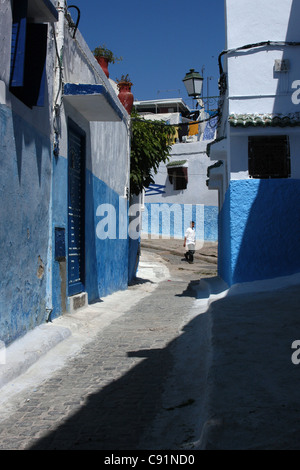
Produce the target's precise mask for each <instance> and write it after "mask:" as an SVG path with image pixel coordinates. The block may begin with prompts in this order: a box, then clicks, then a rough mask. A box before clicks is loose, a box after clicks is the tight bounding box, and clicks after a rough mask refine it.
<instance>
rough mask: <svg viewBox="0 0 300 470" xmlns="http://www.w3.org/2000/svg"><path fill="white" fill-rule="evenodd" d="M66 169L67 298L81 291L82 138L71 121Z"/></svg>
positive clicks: (82, 223)
mask: <svg viewBox="0 0 300 470" xmlns="http://www.w3.org/2000/svg"><path fill="white" fill-rule="evenodd" d="M68 168H69V170H68V173H69V178H68V179H69V188H68V192H69V195H68V196H69V201H68V293H69V296H71V295H75V294H79V293H80V292H83V291H84V290H85V288H84V277H85V266H84V264H85V262H84V243H85V242H84V219H85V217H84V207H85V198H84V194H85V184H84V177H85V134H84V132H83V131H81V129H80V128H78V127H77V126H76V125H75V124H74V123H72V121H69V129H68Z"/></svg>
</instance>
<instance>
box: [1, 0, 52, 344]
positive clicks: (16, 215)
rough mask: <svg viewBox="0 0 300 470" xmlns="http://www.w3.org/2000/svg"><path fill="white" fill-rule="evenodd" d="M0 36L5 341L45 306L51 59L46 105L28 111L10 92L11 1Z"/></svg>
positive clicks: (41, 315) (40, 317)
mask: <svg viewBox="0 0 300 470" xmlns="http://www.w3.org/2000/svg"><path fill="white" fill-rule="evenodd" d="M0 34H1V52H2V53H1V57H0V200H1V204H0V219H1V224H0V340H1V341H4V342H5V343H6V344H8V343H10V342H12V341H13V340H14V339H15V338H17V337H19V336H21V335H23V334H24V333H25V332H26V331H27V330H29V329H31V328H33V327H34V326H36V325H37V324H40V323H43V322H45V321H46V320H47V316H48V310H47V308H48V307H49V304H50V302H49V285H48V280H49V279H48V267H49V257H50V252H51V247H50V240H49V231H50V230H51V173H52V131H51V112H50V103H51V102H52V93H51V90H52V88H53V81H52V79H53V77H52V73H49V72H50V71H51V70H53V58H52V57H51V55H50V54H48V57H47V71H48V73H47V77H48V79H47V83H46V87H47V90H48V93H47V96H46V97H45V106H44V107H39V108H38V107H34V108H33V109H30V108H28V107H27V106H25V105H24V104H23V103H22V102H21V101H20V100H19V99H17V98H16V97H15V96H14V95H13V94H11V93H10V91H9V80H10V64H11V56H10V54H11V36H12V10H11V2H2V3H1V14H0ZM49 48H50V46H49Z"/></svg>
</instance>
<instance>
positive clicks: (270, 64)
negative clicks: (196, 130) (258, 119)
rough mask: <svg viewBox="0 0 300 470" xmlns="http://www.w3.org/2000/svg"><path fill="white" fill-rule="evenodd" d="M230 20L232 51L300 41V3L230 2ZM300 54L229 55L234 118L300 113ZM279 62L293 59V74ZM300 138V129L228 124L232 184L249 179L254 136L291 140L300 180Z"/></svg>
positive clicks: (294, 50) (278, 49)
mask: <svg viewBox="0 0 300 470" xmlns="http://www.w3.org/2000/svg"><path fill="white" fill-rule="evenodd" d="M226 18H227V27H226V40H227V47H228V49H233V48H237V47H241V46H244V45H248V44H254V43H258V42H262V41H269V40H270V41H283V42H285V41H296V42H300V29H299V27H298V24H299V19H300V2H299V1H297V0H274V1H273V2H265V1H261V0H252V1H251V2H249V1H246V0H226ZM299 55H300V47H299V46H295V47H294V46H285V45H277V46H274V47H269V46H267V47H262V48H252V49H248V50H246V51H241V52H231V53H229V54H227V55H225V56H224V69H225V70H226V71H227V81H228V90H227V98H228V114H232V113H235V114H277V113H279V114H283V115H286V114H290V113H295V112H300V103H299V104H297V103H296V104H295V101H294V100H293V99H292V98H293V96H295V93H297V88H299V87H300V61H299ZM276 59H284V60H288V61H289V63H290V70H289V71H288V72H275V70H274V64H275V60H276ZM297 82H298V83H297ZM299 96H300V93H297V97H298V98H299ZM298 101H299V100H298ZM226 114H227V113H226ZM299 133H300V128H299V127H298V128H297V127H296V128H291V127H286V128H280V127H275V128H270V127H267V128H255V127H247V128H232V127H230V126H229V125H228V124H227V137H228V139H227V140H228V155H229V156H230V158H228V166H227V168H228V176H229V178H228V181H229V180H230V179H244V178H248V136H250V135H253V136H255V135H272V134H274V135H278V134H280V135H288V136H289V138H290V149H291V171H292V175H291V177H292V178H299V177H300V171H299V170H300V165H299V153H300V152H299V150H298V149H299V143H300V138H299ZM226 186H227V185H226Z"/></svg>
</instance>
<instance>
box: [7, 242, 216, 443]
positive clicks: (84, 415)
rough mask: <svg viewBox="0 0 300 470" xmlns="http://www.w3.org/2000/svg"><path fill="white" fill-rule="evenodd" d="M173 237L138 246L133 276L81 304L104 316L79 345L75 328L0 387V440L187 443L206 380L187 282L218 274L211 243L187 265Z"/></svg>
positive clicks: (66, 321)
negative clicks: (114, 289) (109, 293)
mask: <svg viewBox="0 0 300 470" xmlns="http://www.w3.org/2000/svg"><path fill="white" fill-rule="evenodd" d="M157 243H159V241H157ZM170 243H171V241H164V246H165V247H166V248H159V246H156V247H155V246H154V247H152V249H151V248H150V247H149V246H148V248H142V259H141V266H140V269H139V272H138V278H137V281H136V282H135V284H134V285H132V286H131V287H129V289H128V291H123V292H118V293H116V294H113V295H112V296H109V297H108V298H104V299H103V302H99V303H98V304H95V305H92V306H89V309H91V310H90V312H88V311H87V312H85V311H83V313H82V314H81V315H83V314H85V315H89V314H90V315H91V318H94V319H95V316H96V317H97V316H98V317H99V318H100V319H101V318H102V320H103V321H102V322H101V321H100V322H98V323H97V322H96V321H92V320H91V322H90V324H89V325H85V333H86V336H87V337H88V336H89V335H92V336H91V339H90V340H86V341H83V342H82V347H81V348H79V350H78V349H76V348H75V352H72V351H73V349H72V347H74V345H72V337H73V342H74V341H76V327H75V328H74V330H75V332H74V331H73V334H72V337H71V339H67V340H65V341H63V342H62V343H61V344H59V345H58V346H56V347H55V348H53V350H51V351H50V352H49V353H48V354H46V355H45V356H44V357H42V358H41V359H40V360H39V361H38V362H37V363H36V364H34V365H33V366H32V367H31V368H30V369H29V370H28V371H27V372H25V373H24V374H23V375H22V376H21V377H18V378H16V379H15V380H13V381H12V382H9V383H8V384H7V385H6V386H5V387H3V389H2V393H1V397H2V398H1V402H0V407H1V424H0V449H2V450H4V449H5V450H25V449H26V450H27V449H38V450H47V449H57V450H62V449H67V450H76V449H77V450H81V449H82V450H84V449H87V450H92V449H97V450H110V449H112V450H125V449H126V450H130V449H135V450H138V449H152V450H153V449H191V450H192V449H193V447H194V442H195V441H196V440H197V439H199V432H200V426H201V416H200V414H201V391H203V386H204V382H205V364H204V363H203V361H201V360H196V361H195V360H194V359H195V358H201V357H204V356H205V355H204V354H203V351H202V348H203V347H204V345H205V338H204V337H203V341H199V339H201V335H202V336H203V335H205V325H202V321H201V318H200V317H201V316H200V317H199V315H198V314H199V309H193V304H194V302H195V296H196V293H197V290H195V289H193V287H194V286H195V285H196V284H198V283H199V279H200V278H201V277H202V276H203V277H210V276H215V275H216V249H214V248H213V247H210V252H209V253H208V256H207V257H206V258H205V257H203V258H202V259H201V257H197V258H196V259H195V262H194V264H192V265H190V264H188V263H187V262H186V261H185V260H184V258H183V249H182V248H181V247H180V248H179V250H177V251H176V249H174V248H173V249H172V246H171V245H170ZM145 244H147V241H145ZM180 251H181V253H180ZM208 261H212V262H208ZM147 274H148V275H147ZM114 299H116V300H114ZM130 299H131V300H130ZM132 299H133V300H132ZM128 306H129V307H128ZM97 308H98V310H97ZM95 312H96V313H95ZM108 312H109V314H110V319H109V320H105V316H108V315H107V314H108ZM72 321H74V320H73V319H72V317H71V316H70V317H69V318H66V317H62V318H61V319H58V320H57V324H61V325H69V326H70V327H72ZM85 321H86V322H88V318H86V319H85ZM96 325H98V330H97V326H96ZM93 330H97V331H96V332H95V331H93ZM92 331H93V333H92ZM68 341H69V343H70V348H69V349H70V350H69V351H67V352H66V349H67V346H68ZM77 346H78V345H77ZM70 351H71V352H70ZM64 355H65V357H66V359H65V361H64V360H62V356H64ZM56 362H57V364H58V365H57V367H55V363H56ZM60 362H61V365H59V363H60Z"/></svg>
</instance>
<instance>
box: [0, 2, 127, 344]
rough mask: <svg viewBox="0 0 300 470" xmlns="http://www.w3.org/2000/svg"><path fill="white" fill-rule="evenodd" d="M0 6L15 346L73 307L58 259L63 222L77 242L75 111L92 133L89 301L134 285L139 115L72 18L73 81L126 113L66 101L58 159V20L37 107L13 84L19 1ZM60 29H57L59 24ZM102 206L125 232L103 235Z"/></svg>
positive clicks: (2, 174)
mask: <svg viewBox="0 0 300 470" xmlns="http://www.w3.org/2000/svg"><path fill="white" fill-rule="evenodd" d="M0 13H1V14H0V36H1V38H0V39H1V46H2V54H1V57H0V198H1V205H0V217H1V225H0V273H1V274H0V340H1V341H4V342H5V344H9V343H11V342H12V341H14V340H15V339H16V338H18V337H20V336H22V335H24V334H25V333H26V332H27V331H28V330H31V329H33V328H34V327H36V326H38V325H40V324H42V323H45V322H46V321H47V320H48V319H53V318H55V317H57V316H59V315H61V314H63V313H64V312H66V311H68V309H69V305H70V299H69V298H68V290H67V284H68V269H67V262H68V260H67V258H66V259H65V260H61V261H57V260H56V258H55V229H56V228H61V229H64V230H65V242H66V244H67V240H68V233H67V231H68V139H67V122H68V119H69V118H71V119H72V121H74V122H75V123H76V124H77V125H78V126H79V127H80V128H81V129H82V131H83V132H85V134H86V171H85V186H86V192H85V272H86V276H85V286H84V287H85V291H86V293H87V295H88V300H89V301H93V300H97V299H99V298H101V297H103V296H105V295H107V294H110V293H112V292H114V291H116V290H119V289H125V288H126V287H127V285H128V269H129V266H128V263H129V262H128V258H129V251H128V250H129V241H128V231H127V228H128V218H127V205H128V201H127V188H128V186H129V150H130V146H129V142H130V140H129V137H130V136H129V131H128V128H129V126H128V122H129V116H128V114H127V112H126V111H125V109H124V108H123V106H122V105H121V103H120V102H119V100H118V98H117V95H116V94H115V91H114V88H113V86H112V84H111V83H110V81H109V80H107V78H106V76H105V74H104V73H103V71H102V69H101V68H100V66H99V65H98V63H97V61H96V60H95V58H94V57H93V55H92V53H91V51H90V50H89V48H88V46H87V44H86V43H85V41H84V39H83V38H82V36H81V34H80V32H79V31H77V34H76V38H75V39H73V38H72V32H70V31H69V28H68V25H67V23H66V22H65V20H64V21H63V28H62V29H61V30H60V33H59V34H60V37H59V38H58V39H59V40H60V44H61V45H62V44H63V45H64V58H63V60H64V62H63V66H64V82H65V83H83V84H101V85H103V87H104V88H105V90H106V93H107V94H109V96H110V100H111V103H112V102H113V107H114V109H117V110H118V115H119V119H118V122H112V121H111V120H109V122H107V120H106V118H105V115H101V113H102V114H103V112H102V111H101V107H100V108H99V109H100V111H99V122H90V121H89V120H88V119H86V118H85V117H84V116H83V115H82V113H81V112H80V109H76V107H73V106H72V105H71V104H69V103H67V102H64V101H63V102H62V105H61V106H60V109H59V113H58V120H57V122H56V125H58V127H59V136H58V144H59V146H58V149H59V151H58V155H57V156H56V157H54V155H53V149H54V142H55V135H54V122H53V115H52V110H53V104H54V98H55V97H57V96H58V90H59V86H58V82H57V75H56V76H55V71H56V70H57V69H56V53H55V47H54V41H53V35H52V34H53V30H52V25H50V24H49V27H48V45H47V62H46V88H45V102H44V106H42V107H35V106H34V107H33V108H32V109H31V108H29V107H27V106H25V104H23V102H22V101H20V100H19V99H18V98H16V96H14V95H13V94H12V93H11V92H10V88H9V82H10V68H11V67H10V65H11V31H12V9H11V2H2V3H1V7H0ZM54 28H55V30H56V32H57V31H58V29H57V28H58V26H57V24H55V26H54ZM59 103H60V100H59ZM100 121H101V122H100ZM56 128H57V127H56ZM102 204H110V207H111V208H112V210H113V211H115V213H116V218H115V221H116V237H114V236H113V234H112V232H110V234H109V235H108V237H106V238H105V239H100V238H99V237H98V236H97V232H96V230H97V227H98V224H99V222H101V220H103V218H105V215H104V216H103V215H101V214H100V212H99V211H98V212H97V209H98V207H99V206H101V205H102ZM119 212H121V215H120V217H119ZM97 214H100V215H97ZM106 215H107V214H106ZM112 227H113V226H112ZM112 230H113V229H112Z"/></svg>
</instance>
